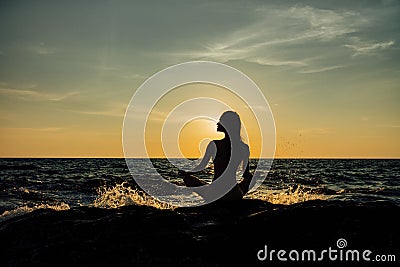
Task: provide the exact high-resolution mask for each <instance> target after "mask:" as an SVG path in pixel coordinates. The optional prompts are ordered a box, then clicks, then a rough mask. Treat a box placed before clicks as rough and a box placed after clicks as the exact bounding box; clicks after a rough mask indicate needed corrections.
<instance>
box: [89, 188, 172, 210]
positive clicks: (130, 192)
mask: <svg viewBox="0 0 400 267" xmlns="http://www.w3.org/2000/svg"><path fill="white" fill-rule="evenodd" d="M97 193H98V197H97V198H96V199H95V201H94V203H93V206H95V207H99V208H119V207H122V206H129V205H141V206H152V207H155V208H158V209H171V208H173V206H171V205H169V204H166V203H163V202H160V201H158V200H157V199H155V198H153V197H151V196H148V195H147V194H145V193H144V192H143V191H140V190H137V189H133V188H131V187H130V186H128V185H127V182H123V183H121V184H117V185H115V186H113V187H107V186H102V187H99V188H98V189H97Z"/></svg>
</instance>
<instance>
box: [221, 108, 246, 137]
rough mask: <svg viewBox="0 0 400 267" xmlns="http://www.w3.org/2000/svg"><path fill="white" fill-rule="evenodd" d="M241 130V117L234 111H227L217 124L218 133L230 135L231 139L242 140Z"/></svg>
mask: <svg viewBox="0 0 400 267" xmlns="http://www.w3.org/2000/svg"><path fill="white" fill-rule="evenodd" d="M240 129H241V122H240V117H239V114H237V113H236V112H234V111H225V112H224V113H223V114H222V115H221V117H220V118H219V122H218V123H217V131H219V132H224V133H225V134H228V135H229V137H230V138H231V139H241V138H240Z"/></svg>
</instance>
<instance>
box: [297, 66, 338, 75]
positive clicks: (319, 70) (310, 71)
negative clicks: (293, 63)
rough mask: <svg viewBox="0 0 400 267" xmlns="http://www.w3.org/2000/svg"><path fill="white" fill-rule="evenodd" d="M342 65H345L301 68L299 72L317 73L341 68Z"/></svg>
mask: <svg viewBox="0 0 400 267" xmlns="http://www.w3.org/2000/svg"><path fill="white" fill-rule="evenodd" d="M344 67H345V66H344V65H336V66H329V67H323V68H319V69H309V70H302V71H299V73H303V74H311V73H319V72H325V71H331V70H336V69H341V68H344Z"/></svg>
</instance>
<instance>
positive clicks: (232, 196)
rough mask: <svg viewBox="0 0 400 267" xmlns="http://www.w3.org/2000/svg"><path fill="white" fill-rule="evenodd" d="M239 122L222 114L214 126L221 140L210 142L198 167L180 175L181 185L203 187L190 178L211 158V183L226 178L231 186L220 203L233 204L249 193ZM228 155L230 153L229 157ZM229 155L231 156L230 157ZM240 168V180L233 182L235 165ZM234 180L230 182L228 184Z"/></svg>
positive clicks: (246, 152) (234, 116)
mask: <svg viewBox="0 0 400 267" xmlns="http://www.w3.org/2000/svg"><path fill="white" fill-rule="evenodd" d="M240 129H241V121H240V117H239V115H238V114H237V113H236V112H233V111H226V112H224V113H223V114H222V115H221V117H220V119H219V122H218V123H217V131H219V132H223V133H224V134H225V137H224V138H223V139H221V140H213V141H211V142H210V143H209V144H208V146H207V149H206V153H205V155H204V157H203V159H202V160H201V162H200V164H199V165H198V166H197V167H195V168H194V169H193V170H192V171H191V172H182V173H183V175H184V178H183V181H184V182H185V184H186V186H188V187H198V186H203V185H206V184H207V183H206V182H204V181H202V180H199V179H198V178H197V177H195V176H193V175H192V174H193V173H195V172H198V171H201V170H203V169H205V168H206V167H207V165H208V163H209V161H210V158H212V160H213V162H214V178H213V181H215V180H216V179H218V178H220V177H221V176H222V175H226V178H227V179H231V180H229V182H230V184H235V186H234V187H233V188H232V189H231V190H230V191H229V192H228V193H227V194H226V195H225V196H224V197H222V199H223V200H237V199H241V198H243V196H244V195H245V194H246V193H247V191H249V185H250V182H251V179H252V178H253V175H252V174H251V173H250V171H249V155H250V150H249V146H248V145H247V144H245V143H244V142H243V141H242V138H241V136H240ZM231 152H232V153H231ZM231 154H232V155H231ZM240 164H242V167H243V170H244V172H243V175H242V177H243V180H242V181H241V182H240V183H237V182H236V171H237V169H238V167H239V165H240ZM232 179H234V181H233V180H232Z"/></svg>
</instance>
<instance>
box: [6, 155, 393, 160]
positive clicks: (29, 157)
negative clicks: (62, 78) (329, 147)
mask: <svg viewBox="0 0 400 267" xmlns="http://www.w3.org/2000/svg"><path fill="white" fill-rule="evenodd" d="M146 158H148V159H168V158H166V157H131V158H130V159H146ZM0 159H126V158H125V157H87V156H86V157H85V156H83V157H75V156H56V157H45V156H23V157H12V156H11V157H10V156H8V157H7V156H6V157H3V156H0ZM173 159H190V160H196V159H199V158H182V157H176V158H173ZM250 159H388V160H390V159H391V160H400V157H273V158H257V157H250Z"/></svg>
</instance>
